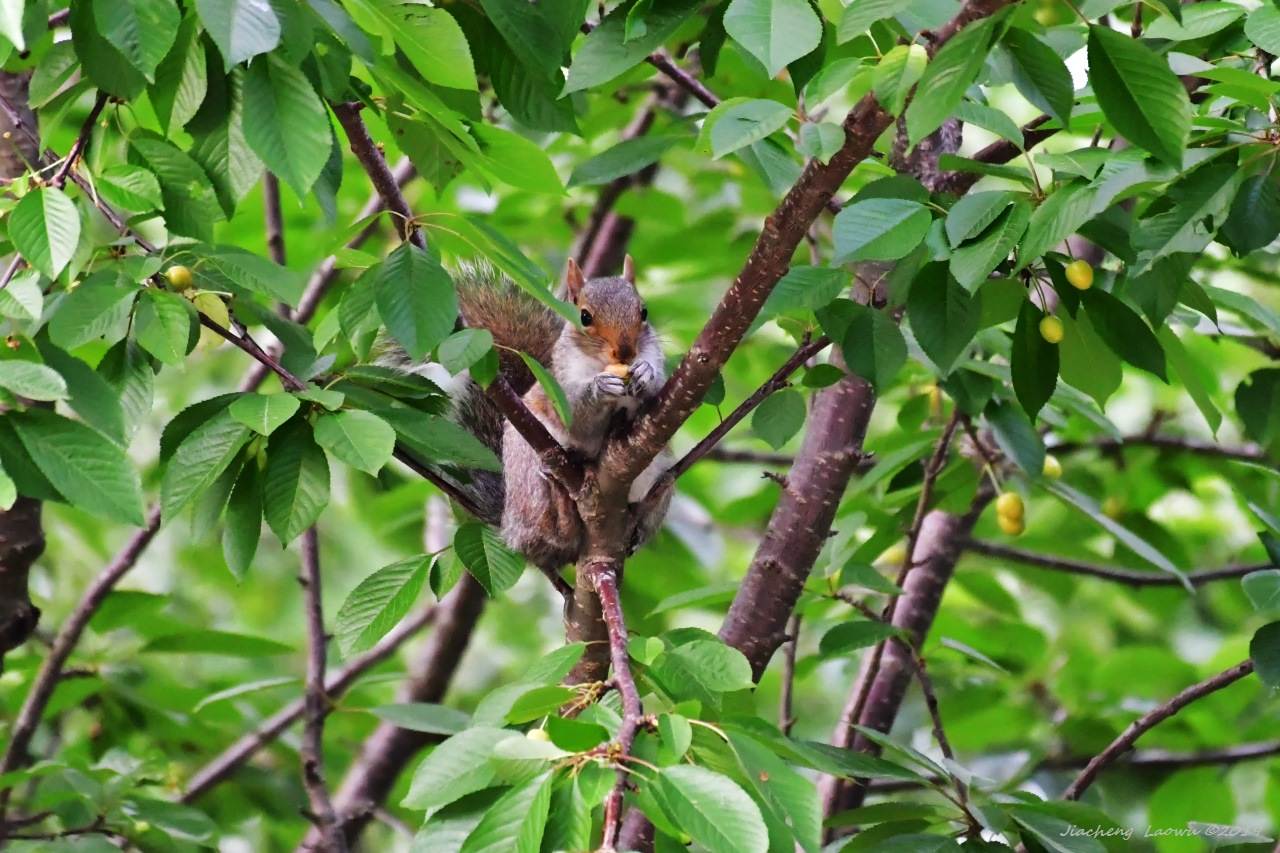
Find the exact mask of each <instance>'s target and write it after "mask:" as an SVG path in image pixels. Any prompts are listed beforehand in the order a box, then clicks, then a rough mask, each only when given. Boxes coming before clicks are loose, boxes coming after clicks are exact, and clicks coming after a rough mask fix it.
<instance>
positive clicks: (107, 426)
mask: <svg viewBox="0 0 1280 853" xmlns="http://www.w3.org/2000/svg"><path fill="white" fill-rule="evenodd" d="M36 345H37V346H38V347H39V348H40V356H41V357H42V358H43V359H44V361H45V364H47V365H48V366H49V367H51V368H53V369H54V370H56V371H57V372H58V373H59V374H61V378H62V379H63V380H65V382H66V387H67V395H68V399H67V405H68V406H70V407H71V409H72V410H73V411H74V412H75V413H76V414H78V415H79V416H80V417H81V419H82V420H83V421H84V422H85V423H87V424H88V425H89V426H91V427H93V428H94V429H96V430H97V431H98V432H100V433H102V434H103V435H105V436H106V437H107V438H110V439H111V440H112V441H114V442H116V443H117V444H119V445H120V446H122V447H127V446H128V444H129V442H128V437H127V436H128V433H129V431H128V430H126V427H125V416H124V407H123V405H122V404H121V399H120V398H121V392H120V391H117V390H116V388H115V387H113V386H112V384H111V383H110V382H108V381H107V380H106V378H104V377H103V376H102V374H100V373H98V372H97V371H95V370H94V369H93V368H92V367H90V366H89V365H88V364H86V363H85V362H83V361H81V360H80V359H78V358H76V357H74V356H71V355H68V354H67V352H66V350H62V349H59V348H58V347H56V346H54V345H53V344H52V343H50V342H49V340H48V339H47V338H45V337H43V336H42V337H40V338H39V339H37V341H36ZM10 363H13V362H4V363H0V373H3V364H10Z"/></svg>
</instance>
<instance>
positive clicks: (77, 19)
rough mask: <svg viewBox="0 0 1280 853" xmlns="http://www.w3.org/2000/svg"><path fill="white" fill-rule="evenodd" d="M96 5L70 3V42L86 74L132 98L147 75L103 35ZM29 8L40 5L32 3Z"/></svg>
mask: <svg viewBox="0 0 1280 853" xmlns="http://www.w3.org/2000/svg"><path fill="white" fill-rule="evenodd" d="M8 2H13V0H8ZM93 7H94V4H93V2H92V0H90V1H89V2H80V3H74V4H72V5H71V7H70V12H71V16H70V20H69V21H68V23H69V24H70V25H71V43H72V44H73V45H74V46H75V52H76V57H77V58H78V59H79V60H80V68H81V71H82V72H83V76H85V77H87V78H88V79H89V80H90V81H91V82H92V83H93V84H94V85H95V86H97V87H98V88H99V89H101V90H103V91H104V92H108V93H110V94H112V95H114V96H116V97H117V98H120V99H122V100H125V101H131V100H133V99H134V98H136V97H137V96H138V95H139V94H141V93H142V90H143V88H144V87H145V86H146V85H147V79H146V78H145V77H143V76H142V74H141V73H140V72H139V71H138V70H137V69H135V68H134V67H133V64H132V63H130V62H129V60H128V59H127V58H126V57H125V55H124V54H122V53H121V52H120V51H119V49H117V48H116V46H115V45H114V44H112V43H111V42H109V41H107V39H106V38H105V37H104V36H103V34H102V32H101V29H100V27H99V24H98V21H97V16H96V15H94V8H93ZM27 8H28V9H38V8H39V7H38V6H36V5H35V4H34V3H29V4H27Z"/></svg>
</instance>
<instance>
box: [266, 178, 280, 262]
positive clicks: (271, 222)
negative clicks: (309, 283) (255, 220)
mask: <svg viewBox="0 0 1280 853" xmlns="http://www.w3.org/2000/svg"><path fill="white" fill-rule="evenodd" d="M262 208H263V210H262V215H263V221H264V222H265V224H266V230H267V257H269V258H271V260H273V261H275V262H276V263H277V264H279V265H280V266H284V263H285V251H284V213H283V212H282V211H281V209H280V179H279V178H277V177H276V176H275V173H274V172H266V173H264V174H263V176H262Z"/></svg>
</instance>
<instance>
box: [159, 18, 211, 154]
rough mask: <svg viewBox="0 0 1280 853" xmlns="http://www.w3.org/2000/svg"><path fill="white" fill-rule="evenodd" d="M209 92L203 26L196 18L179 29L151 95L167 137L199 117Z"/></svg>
mask: <svg viewBox="0 0 1280 853" xmlns="http://www.w3.org/2000/svg"><path fill="white" fill-rule="evenodd" d="M208 91H209V69H208V63H207V61H206V53H205V47H204V43H203V42H202V41H201V40H200V22H199V20H198V19H197V18H196V17H195V16H192V15H188V16H187V17H185V18H184V19H183V20H182V24H181V26H179V27H178V34H177V38H176V40H175V42H174V46H173V49H172V50H170V51H169V55H168V56H166V57H165V58H164V60H163V61H162V62H161V63H160V65H159V67H158V68H157V69H156V82H155V84H154V85H153V86H151V88H150V90H149V92H148V94H149V96H150V98H151V105H152V106H153V107H154V108H155V111H156V118H158V119H159V120H160V127H161V128H163V129H164V130H165V132H166V133H168V132H169V131H172V130H173V129H175V128H179V127H185V126H186V124H187V122H189V121H191V119H192V118H194V117H195V115H196V113H197V112H198V111H199V109H200V105H201V104H202V103H204V99H205V95H206V94H208Z"/></svg>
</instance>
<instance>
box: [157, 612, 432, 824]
mask: <svg viewBox="0 0 1280 853" xmlns="http://www.w3.org/2000/svg"><path fill="white" fill-rule="evenodd" d="M437 612H438V610H437V607H436V606H435V605H430V606H427V607H423V608H421V609H420V610H418V611H417V612H416V613H414V614H413V615H412V616H409V617H408V618H406V619H404V620H403V621H401V622H400V624H399V625H397V626H396V627H394V628H392V629H391V630H390V631H388V632H387V633H386V634H385V635H384V636H383V637H382V639H381V640H379V641H378V643H377V644H376V645H375V646H374V647H373V648H371V649H369V650H368V651H366V652H364V653H362V654H360V655H357V656H356V657H353V658H351V659H350V660H349V661H347V662H346V664H345V665H344V666H343V667H342V668H341V669H339V670H338V671H337V672H336V673H334V674H333V675H330V676H329V677H328V678H326V679H325V683H324V689H325V693H326V694H327V695H328V696H329V699H330V700H331V701H332V700H334V699H337V698H339V697H340V696H342V694H343V693H346V692H347V690H348V689H349V688H350V687H351V685H353V684H355V683H356V681H358V680H359V679H360V676H362V675H364V674H365V673H366V672H368V671H369V670H370V669H373V667H375V666H377V665H378V664H380V663H382V662H383V661H385V660H387V659H388V658H390V657H391V656H392V655H393V654H395V653H396V652H397V651H398V650H399V649H400V647H401V646H403V645H404V644H405V643H406V642H407V641H408V640H410V639H412V638H413V637H415V636H417V634H418V632H420V631H421V630H422V629H423V628H425V627H426V626H428V625H430V624H431V623H432V622H434V621H435V619H436V614H437ZM305 713H306V703H305V701H304V700H303V699H301V698H299V699H295V700H294V701H292V702H290V703H289V704H287V705H285V706H284V707H283V708H281V709H280V710H279V711H277V712H276V713H274V714H272V715H271V716H270V717H268V718H267V719H266V720H264V721H262V723H260V724H259V725H258V727H257V728H255V729H254V730H253V731H251V732H249V733H247V734H245V735H244V736H242V737H241V738H239V739H238V740H236V741H235V742H234V743H232V744H231V745H230V746H228V747H227V748H226V749H224V750H223V751H222V752H220V753H219V754H218V755H217V757H215V758H214V759H213V760H212V761H210V762H208V763H207V764H205V765H204V766H203V767H201V768H200V769H199V770H197V771H196V772H195V773H193V774H192V775H191V778H190V779H189V780H188V781H187V786H186V788H185V789H184V790H183V792H182V796H181V801H182V802H184V803H190V802H194V801H195V800H197V799H199V798H200V797H201V796H203V795H204V794H205V793H207V792H208V790H209V789H210V788H212V787H214V786H215V785H217V784H218V783H220V782H222V781H223V780H225V779H226V778H227V777H229V776H230V775H231V774H232V773H233V772H235V771H236V770H237V769H238V768H239V767H240V766H241V765H242V764H244V763H245V762H246V761H248V760H249V759H250V758H252V757H253V756H254V755H255V754H257V752H258V751H259V750H261V749H262V748H263V747H264V746H266V745H267V744H269V743H271V742H272V741H273V740H275V739H276V738H278V737H279V736H280V735H281V734H282V733H283V732H284V731H285V730H286V729H288V728H289V727H290V726H291V725H293V724H294V723H296V722H297V721H298V720H300V719H302V717H303V714H305Z"/></svg>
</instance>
